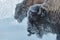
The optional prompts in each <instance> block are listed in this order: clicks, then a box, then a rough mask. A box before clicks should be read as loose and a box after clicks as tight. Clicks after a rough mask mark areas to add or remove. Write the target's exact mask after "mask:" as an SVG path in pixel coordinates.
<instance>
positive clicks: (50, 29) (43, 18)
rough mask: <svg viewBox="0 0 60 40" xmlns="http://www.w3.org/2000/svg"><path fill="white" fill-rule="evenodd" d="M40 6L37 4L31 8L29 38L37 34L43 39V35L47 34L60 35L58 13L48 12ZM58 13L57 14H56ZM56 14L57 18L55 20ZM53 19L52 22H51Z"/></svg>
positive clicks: (29, 12) (29, 13)
mask: <svg viewBox="0 0 60 40" xmlns="http://www.w3.org/2000/svg"><path fill="white" fill-rule="evenodd" d="M47 11H48V10H46V9H45V8H44V7H43V6H41V5H40V4H35V5H33V6H31V7H30V8H29V11H28V12H27V14H28V28H27V31H28V32H29V36H30V35H31V34H37V35H38V36H39V37H42V35H43V34H47V33H55V34H59V32H58V27H59V23H58V21H59V18H57V17H58V14H57V13H58V11H48V12H47ZM55 12H56V14H54V13H55ZM51 13H52V14H54V15H55V16H56V18H57V22H55V21H56V19H53V16H52V15H51ZM50 19H52V20H53V22H52V20H50ZM54 20H55V21H54ZM54 22H55V23H54Z"/></svg>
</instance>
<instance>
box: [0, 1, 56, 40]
mask: <svg viewBox="0 0 60 40" xmlns="http://www.w3.org/2000/svg"><path fill="white" fill-rule="evenodd" d="M21 1H22V0H0V40H56V35H55V34H51V33H49V34H47V35H44V36H43V38H42V39H39V38H38V37H37V36H36V35H32V36H30V37H28V36H27V34H28V32H27V18H25V19H24V20H23V22H22V23H18V22H17V21H16V20H15V19H14V18H13V16H14V10H15V5H16V4H17V3H19V2H21Z"/></svg>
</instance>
